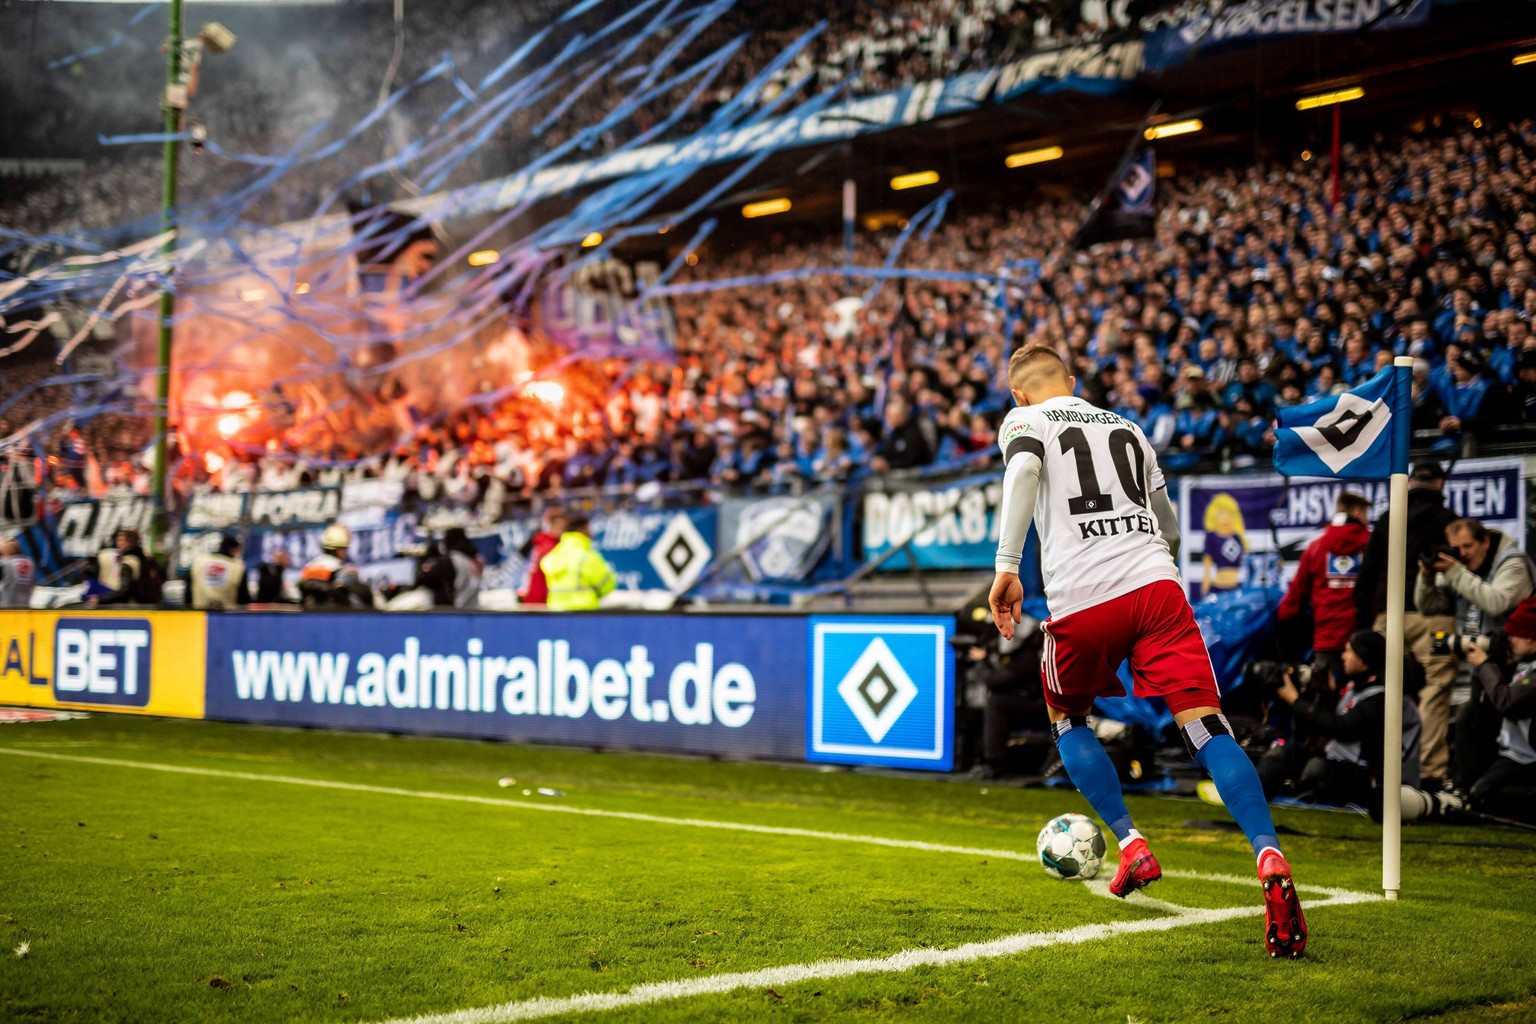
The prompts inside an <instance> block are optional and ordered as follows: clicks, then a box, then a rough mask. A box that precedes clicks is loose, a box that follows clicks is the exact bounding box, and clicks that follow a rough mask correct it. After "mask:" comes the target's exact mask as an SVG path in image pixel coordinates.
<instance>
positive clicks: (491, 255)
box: [469, 249, 501, 267]
mask: <svg viewBox="0 0 1536 1024" xmlns="http://www.w3.org/2000/svg"><path fill="white" fill-rule="evenodd" d="M500 259H501V253H499V252H497V251H496V250H495V249H481V250H480V251H479V252H472V253H470V254H469V265H470V266H472V267H488V266H490V265H491V264H492V263H495V262H496V261H498V260H500Z"/></svg>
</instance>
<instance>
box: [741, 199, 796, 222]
mask: <svg viewBox="0 0 1536 1024" xmlns="http://www.w3.org/2000/svg"><path fill="white" fill-rule="evenodd" d="M789 207H790V202H789V200H788V199H784V198H782V197H781V198H779V199H764V200H763V201H762V202H760V203H748V204H747V205H746V206H743V207H742V208H741V215H742V216H743V217H746V218H747V219H748V220H751V219H752V218H753V217H768V216H771V215H772V214H775V213H787V212H788V211H789Z"/></svg>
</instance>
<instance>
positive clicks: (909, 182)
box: [891, 171, 939, 192]
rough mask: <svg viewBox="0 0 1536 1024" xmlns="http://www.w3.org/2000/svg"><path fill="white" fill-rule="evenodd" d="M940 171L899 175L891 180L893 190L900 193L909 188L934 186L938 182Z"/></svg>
mask: <svg viewBox="0 0 1536 1024" xmlns="http://www.w3.org/2000/svg"><path fill="white" fill-rule="evenodd" d="M938 180H939V172H938V171H914V172H913V173H911V174H898V175H896V177H894V178H892V179H891V188H893V189H895V190H896V191H897V192H900V191H901V190H902V189H907V188H921V187H923V186H924V185H932V184H935V183H936V182H938Z"/></svg>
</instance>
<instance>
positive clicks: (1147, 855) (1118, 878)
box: [1109, 839, 1163, 899]
mask: <svg viewBox="0 0 1536 1024" xmlns="http://www.w3.org/2000/svg"><path fill="white" fill-rule="evenodd" d="M1162 877H1163V869H1162V866H1161V865H1159V864H1158V863H1157V858H1156V857H1154V856H1152V851H1151V850H1150V849H1148V848H1147V841H1146V840H1145V839H1133V840H1132V841H1131V842H1130V844H1129V845H1127V846H1123V847H1121V848H1120V869H1119V870H1118V871H1116V872H1115V880H1114V881H1113V882H1110V883H1109V891H1110V892H1112V893H1114V894H1115V895H1116V896H1119V897H1120V898H1121V899H1125V898H1126V897H1127V896H1129V895H1130V894H1131V893H1133V892H1135V891H1136V890H1137V889H1141V888H1144V887H1145V886H1148V885H1151V884H1152V883H1153V882H1155V881H1157V880H1158V879H1159V878H1162Z"/></svg>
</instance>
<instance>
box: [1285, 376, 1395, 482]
mask: <svg viewBox="0 0 1536 1024" xmlns="http://www.w3.org/2000/svg"><path fill="white" fill-rule="evenodd" d="M1411 388H1412V382H1411V377H1410V374H1409V371H1408V370H1407V369H1406V368H1402V367H1394V366H1388V367H1386V368H1385V369H1383V370H1382V371H1381V372H1380V373H1378V374H1377V375H1376V376H1374V377H1372V378H1371V379H1370V380H1368V381H1366V382H1365V383H1364V384H1361V385H1360V386H1359V387H1357V388H1355V389H1354V390H1353V391H1346V392H1345V393H1344V394H1342V395H1334V396H1332V397H1329V398H1324V399H1323V400H1321V401H1318V402H1311V403H1308V404H1307V405H1299V406H1295V407H1293V408H1290V409H1281V410H1279V412H1278V413H1277V414H1276V415H1277V419H1278V420H1279V426H1277V427H1276V428H1275V470H1276V471H1277V472H1279V473H1281V474H1283V475H1285V476H1326V477H1335V478H1337V479H1340V480H1385V479H1386V478H1387V477H1389V476H1391V475H1392V474H1393V473H1406V472H1407V471H1408V443H1409V437H1410V435H1409V429H1408V427H1409V423H1408V421H1409V418H1410V417H1411V415H1412V403H1411V399H1410V394H1411V391H1410V389H1411Z"/></svg>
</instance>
